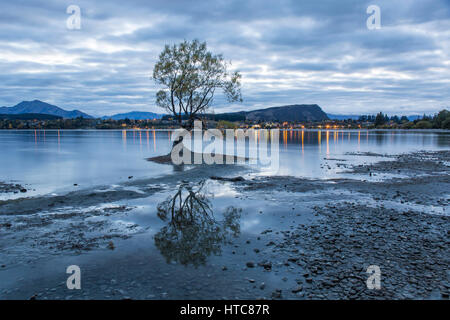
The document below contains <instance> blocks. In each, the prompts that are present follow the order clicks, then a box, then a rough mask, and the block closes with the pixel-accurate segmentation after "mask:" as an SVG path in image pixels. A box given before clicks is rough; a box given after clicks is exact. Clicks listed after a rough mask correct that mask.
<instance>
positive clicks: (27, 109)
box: [0, 100, 92, 119]
mask: <svg viewBox="0 0 450 320" xmlns="http://www.w3.org/2000/svg"><path fill="white" fill-rule="evenodd" d="M26 113H34V114H47V115H53V116H58V117H62V118H66V119H67V118H68V119H73V118H78V117H82V118H88V119H90V118H92V116H90V115H88V114H87V113H84V112H81V111H79V110H71V111H67V110H64V109H62V108H60V107H57V106H55V105H52V104H49V103H47V102H43V101H40V100H33V101H22V102H20V103H18V104H16V105H15V106H13V107H0V114H26Z"/></svg>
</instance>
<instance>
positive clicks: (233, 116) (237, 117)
mask: <svg viewBox="0 0 450 320" xmlns="http://www.w3.org/2000/svg"><path fill="white" fill-rule="evenodd" d="M245 114H246V113H245V112H244V111H242V112H231V113H220V114H214V113H206V114H202V115H201V117H202V118H203V119H206V120H213V121H221V120H222V121H231V122H235V121H245ZM171 119H174V117H173V116H172V115H165V116H163V117H162V120H171ZM181 120H188V116H186V115H182V116H181Z"/></svg>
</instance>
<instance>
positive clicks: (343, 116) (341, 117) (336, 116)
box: [327, 113, 360, 120]
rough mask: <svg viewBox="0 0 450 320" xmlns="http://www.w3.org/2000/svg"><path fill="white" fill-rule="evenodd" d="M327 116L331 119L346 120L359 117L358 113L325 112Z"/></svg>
mask: <svg viewBox="0 0 450 320" xmlns="http://www.w3.org/2000/svg"><path fill="white" fill-rule="evenodd" d="M327 116H328V118H330V119H331V120H348V119H352V120H358V119H359V117H360V115H355V114H331V113H327Z"/></svg>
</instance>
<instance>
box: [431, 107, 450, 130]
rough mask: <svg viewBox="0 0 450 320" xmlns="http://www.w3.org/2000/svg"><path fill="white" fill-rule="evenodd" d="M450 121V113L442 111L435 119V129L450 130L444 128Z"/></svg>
mask: <svg viewBox="0 0 450 320" xmlns="http://www.w3.org/2000/svg"><path fill="white" fill-rule="evenodd" d="M448 119H450V111H448V110H446V109H444V110H442V111H440V112H439V113H438V114H437V115H436V116H434V118H433V124H434V127H435V128H442V129H449V128H448V127H447V128H446V127H445V126H444V123H445V121H447V120H448Z"/></svg>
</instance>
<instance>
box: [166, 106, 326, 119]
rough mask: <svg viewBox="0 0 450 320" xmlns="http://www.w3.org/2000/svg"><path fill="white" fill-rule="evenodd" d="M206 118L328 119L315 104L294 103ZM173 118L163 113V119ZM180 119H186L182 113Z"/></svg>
mask: <svg viewBox="0 0 450 320" xmlns="http://www.w3.org/2000/svg"><path fill="white" fill-rule="evenodd" d="M204 116H205V117H206V118H207V119H211V120H215V121H220V120H226V121H245V120H251V121H278V122H283V121H322V120H328V116H327V114H326V113H325V112H323V110H322V109H321V108H320V107H319V106H318V105H317V104H294V105H289V106H281V107H271V108H267V109H258V110H252V111H238V112H228V113H216V114H211V113H208V114H205V115H204ZM170 118H173V116H171V115H164V116H163V119H170ZM182 119H187V116H185V115H183V116H182Z"/></svg>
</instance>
